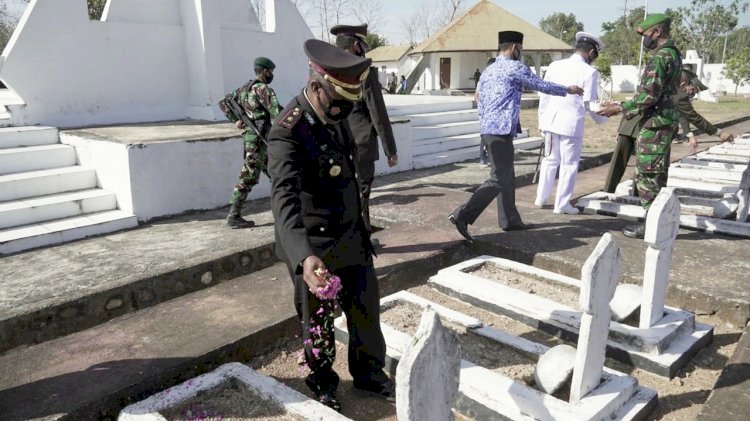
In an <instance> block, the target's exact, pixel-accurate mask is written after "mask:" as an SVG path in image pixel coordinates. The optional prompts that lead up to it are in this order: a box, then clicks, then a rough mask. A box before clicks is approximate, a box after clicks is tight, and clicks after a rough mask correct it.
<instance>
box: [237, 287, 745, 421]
mask: <svg viewBox="0 0 750 421" xmlns="http://www.w3.org/2000/svg"><path fill="white" fill-rule="evenodd" d="M409 291H410V292H412V293H414V294H417V295H419V296H422V297H424V298H427V299H429V300H431V301H434V302H436V303H438V304H441V305H443V306H446V307H449V308H452V309H454V310H457V311H460V312H462V313H465V314H467V315H470V316H472V317H476V318H478V319H480V320H482V321H483V322H484V323H485V325H487V326H493V327H495V328H498V329H502V330H505V331H507V332H509V333H512V334H514V335H516V336H521V337H524V338H526V339H529V340H532V341H536V342H539V343H543V344H545V345H547V346H554V345H557V344H559V343H561V342H560V340H559V339H557V338H555V337H552V336H549V335H546V334H543V333H541V332H539V331H536V330H534V329H532V328H530V327H528V326H526V325H523V324H521V323H519V322H516V321H514V320H511V319H508V318H506V317H503V316H498V315H496V314H493V313H490V312H487V311H484V310H481V309H477V308H475V307H472V306H470V305H468V304H466V303H463V302H461V301H458V300H456V299H454V298H451V297H449V296H447V295H444V294H442V293H439V292H437V291H435V290H433V289H431V288H429V287H428V286H426V285H422V286H419V287H415V288H412V289H410V290H409ZM398 307H402V306H398ZM402 311H405V312H407V313H409V314H411V315H412V316H411V317H410V318H412V319H413V320H414V322H413V323H411V322H409V323H405V322H401V327H400V328H399V329H404V324H406V325H407V326H408V327H409V328H410V329H415V328H416V323H418V320H419V317H418V312H417V311H415V310H414V309H411V310H409V309H408V307H405V306H403V307H402ZM394 317H395V318H396V319H403V318H404V315H398V314H391V315H388V314H386V313H385V312H384V319H386V318H394ZM697 320H698V321H699V322H701V323H707V324H711V325H713V326H715V331H714V341H713V343H712V344H711V345H709V346H708V347H707V348H705V349H703V350H702V351H701V352H699V353H698V355H697V356H696V357H695V358H693V359H692V360H691V361H690V362H689V363H688V364H687V365H686V366H685V367H683V368H682V369H681V370H680V371H679V372H678V373H677V375H676V376H675V377H674V378H673V379H671V380H670V379H666V378H663V377H660V376H656V375H654V374H651V373H648V372H645V371H642V370H638V369H633V368H631V367H628V366H625V365H623V364H620V363H617V362H614V361H608V362H607V366H609V367H611V368H614V369H617V370H620V371H623V372H626V373H629V374H631V375H633V376H635V377H636V378H637V379H638V380H639V382H640V383H641V384H642V385H644V386H646V387H649V388H652V389H654V390H656V391H657V392H658V393H659V404H658V406H657V408H656V410H655V411H654V413H652V414H651V415H650V416H649V418H648V419H649V420H670V421H671V420H674V421H677V420H680V421H681V420H692V419H695V417H696V416H697V414H698V413H699V412H700V410H701V407H702V405H703V403H704V402H705V401H706V399H707V398H708V395H709V394H710V392H711V389H712V388H713V385H714V383H715V382H716V380H717V378H718V376H719V374H720V372H721V369H722V368H723V367H724V364H725V363H726V361H727V359H728V358H729V356H730V355H731V353H732V352H733V351H734V348H735V346H736V343H737V341H738V340H739V338H740V335H741V334H742V330H741V329H740V328H738V327H735V326H731V325H726V324H724V323H723V322H722V321H721V320H720V319H719V318H718V317H715V316H698V317H697ZM395 324H396V325H398V322H395ZM396 327H398V326H396ZM300 342H301V341H300V340H299V338H295V339H292V340H290V341H289V342H287V343H284V344H282V345H281V346H280V347H277V348H276V349H274V350H273V351H271V352H269V353H268V354H267V355H265V356H263V357H259V358H257V359H255V360H253V361H251V362H249V363H248V364H249V365H250V366H251V367H253V368H255V369H258V370H259V371H261V372H263V373H264V374H267V375H270V376H272V377H274V378H276V379H277V380H280V381H282V382H284V383H286V384H287V385H289V386H291V387H293V388H294V389H297V390H299V391H301V392H302V393H304V394H306V395H308V396H311V397H312V394H311V393H310V392H309V391H308V390H307V387H306V386H305V385H304V383H303V381H302V380H303V378H304V374H303V373H301V372H299V370H298V367H297V365H296V359H297V357H296V353H297V352H298V351H299V349H300V346H299V345H300ZM337 355H338V356H339V357H338V358H337V361H336V365H335V368H336V372H337V373H339V375H340V376H341V385H340V387H339V399H340V400H341V402H342V407H343V413H344V415H346V416H348V417H350V418H352V419H357V420H395V419H396V416H395V415H396V412H395V411H396V409H395V406H394V404H393V403H392V402H388V401H385V400H383V399H380V398H376V397H372V396H367V395H364V394H361V393H360V392H358V391H356V390H354V389H353V388H352V384H351V377H350V376H349V373H348V371H347V369H346V349H345V347H344V346H342V345H338V346H337ZM465 357H467V358H468V356H466V355H465ZM457 419H459V420H461V419H466V418H463V417H461V416H458V417H457Z"/></svg>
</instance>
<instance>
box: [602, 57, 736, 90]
mask: <svg viewBox="0 0 750 421" xmlns="http://www.w3.org/2000/svg"><path fill="white" fill-rule="evenodd" d="M724 67H726V66H725V65H724V64H721V63H716V64H704V65H703V78H702V81H703V83H705V84H706V86H708V90H709V91H710V92H711V93H712V94H716V93H717V92H726V93H728V94H734V88H735V84H734V82H732V81H731V80H729V79H727V78H725V77H724V75H723V74H722V73H723V71H724ZM638 76H639V75H638V66H632V65H623V66H620V65H617V66H612V82H613V92H623V93H630V92H635V88H637V87H638V80H639V78H638ZM606 89H607V90H609V85H607V86H606ZM737 94H738V95H739V94H750V85H741V86H740V87H739V88H738V89H737ZM719 97H720V95H719Z"/></svg>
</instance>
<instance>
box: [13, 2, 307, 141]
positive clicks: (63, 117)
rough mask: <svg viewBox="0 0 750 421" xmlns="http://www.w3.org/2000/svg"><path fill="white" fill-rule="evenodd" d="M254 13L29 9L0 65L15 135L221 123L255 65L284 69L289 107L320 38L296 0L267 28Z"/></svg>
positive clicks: (221, 5) (276, 12)
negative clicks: (223, 102) (227, 102)
mask: <svg viewBox="0 0 750 421" xmlns="http://www.w3.org/2000/svg"><path fill="white" fill-rule="evenodd" d="M252 10H253V9H252V4H251V1H250V0H159V1H153V0H109V1H107V5H106V7H105V10H104V14H103V16H102V19H101V21H92V20H89V17H88V11H87V4H86V0H54V1H49V0H31V2H30V3H29V5H28V7H27V8H26V10H25V12H24V14H23V16H22V17H21V19H20V21H19V23H18V27H17V28H16V31H15V32H14V33H13V36H12V37H11V39H10V42H9V43H8V45H7V47H6V48H5V50H4V51H3V53H2V56H1V57H2V59H0V79H2V80H3V82H5V84H6V85H7V86H8V87H9V88H10V89H11V90H12V91H13V92H14V93H15V94H16V95H17V97H18V101H17V102H18V103H16V104H11V105H10V106H9V107H8V108H9V111H10V114H11V117H12V122H13V125H15V126H21V125H34V124H46V125H51V126H61V127H70V126H77V127H80V126H83V125H91V124H109V123H123V122H125V123H128V122H144V121H165V120H181V119H186V118H191V119H202V120H223V119H224V117H223V115H222V114H221V112H220V111H219V109H218V108H217V107H216V104H217V102H218V101H219V99H221V98H222V97H223V96H224V95H225V94H226V93H227V92H228V91H230V90H232V89H234V88H236V87H238V86H240V85H241V84H243V83H244V82H246V81H247V80H248V79H250V78H251V77H253V64H252V63H253V60H254V59H255V57H257V56H267V57H269V58H271V59H272V60H273V61H274V63H276V66H277V69H276V71H275V73H274V74H275V80H274V85H273V86H274V88H275V89H276V91H277V93H278V95H279V97H280V98H282V99H283V101H288V100H289V99H291V97H292V96H293V95H296V94H297V93H298V92H299V89H300V88H301V86H302V83H304V80H305V79H306V77H307V58H306V56H305V54H304V51H303V50H302V44H303V42H304V41H305V40H306V39H309V38H314V36H313V34H312V32H311V31H310V29H309V27H308V26H307V24H306V23H305V21H304V19H303V18H302V16H301V15H300V14H299V12H298V11H297V8H296V7H295V6H294V5H293V4H292V3H291V2H290V1H289V0H266V3H265V10H266V16H265V17H266V21H265V25H261V24H260V22H259V21H258V18H257V16H255V14H254V13H253V11H252ZM0 105H5V104H0Z"/></svg>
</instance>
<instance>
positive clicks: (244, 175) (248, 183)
mask: <svg viewBox="0 0 750 421" xmlns="http://www.w3.org/2000/svg"><path fill="white" fill-rule="evenodd" d="M242 137H243V138H244V140H245V151H244V155H245V161H244V162H243V164H242V170H241V171H240V179H239V181H238V182H237V185H236V186H234V191H233V192H232V198H231V199H230V200H229V204H231V205H235V206H239V207H242V204H243V203H245V199H247V195H248V194H249V193H250V190H252V188H253V186H254V185H256V184H258V180H259V179H260V172H261V171H263V173H265V174H266V176H268V150H267V147H266V144H265V143H263V141H262V140H260V139H259V138H258V136H256V135H255V134H250V133H248V132H245V133H244V134H243V136H242Z"/></svg>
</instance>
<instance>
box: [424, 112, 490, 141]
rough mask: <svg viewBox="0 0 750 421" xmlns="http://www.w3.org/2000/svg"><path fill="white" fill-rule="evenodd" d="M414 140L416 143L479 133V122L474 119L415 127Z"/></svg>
mask: <svg viewBox="0 0 750 421" xmlns="http://www.w3.org/2000/svg"><path fill="white" fill-rule="evenodd" d="M412 133H413V135H412V138H413V139H414V141H415V142H418V141H420V140H422V139H430V138H435V137H448V136H455V135H460V134H466V133H479V120H476V119H475V118H473V117H472V119H471V120H469V121H457V122H451V123H439V124H430V125H427V126H416V125H415V126H414V128H413V129H412Z"/></svg>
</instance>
